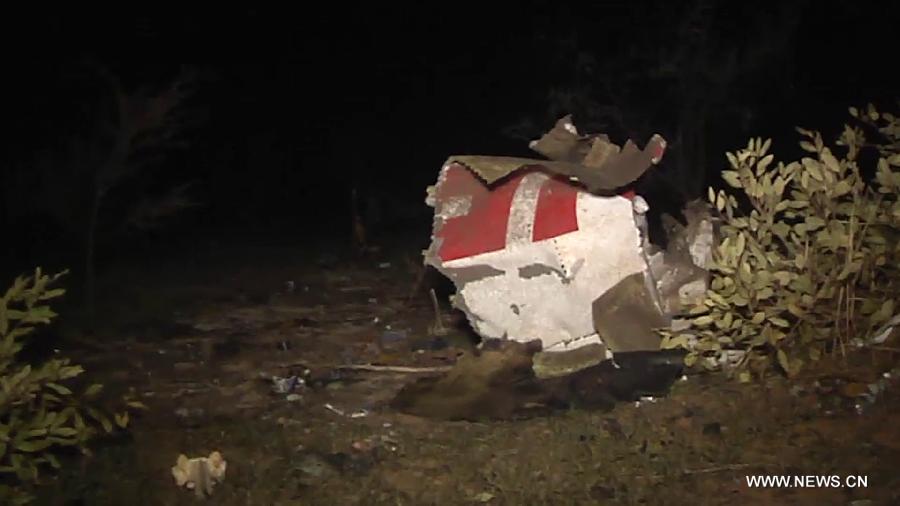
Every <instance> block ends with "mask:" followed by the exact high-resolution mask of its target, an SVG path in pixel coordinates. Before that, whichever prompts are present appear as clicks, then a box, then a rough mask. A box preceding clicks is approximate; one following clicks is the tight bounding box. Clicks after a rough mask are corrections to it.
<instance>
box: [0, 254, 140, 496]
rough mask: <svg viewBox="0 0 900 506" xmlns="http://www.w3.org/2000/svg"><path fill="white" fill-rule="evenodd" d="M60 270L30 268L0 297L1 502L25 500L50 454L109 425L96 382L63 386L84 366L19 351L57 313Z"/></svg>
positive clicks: (123, 419)
mask: <svg viewBox="0 0 900 506" xmlns="http://www.w3.org/2000/svg"><path fill="white" fill-rule="evenodd" d="M63 274H65V273H60V274H56V275H54V276H52V277H51V276H47V275H44V274H42V273H41V270H40V269H36V271H35V274H34V276H33V277H18V278H16V280H15V281H14V282H13V284H12V286H11V287H10V288H9V289H8V290H7V291H6V293H5V294H4V295H3V296H2V297H0V504H25V503H27V502H29V501H30V500H31V495H30V493H29V490H30V489H31V488H32V487H33V486H35V485H36V484H38V482H39V480H38V478H39V474H40V470H41V468H43V467H45V466H49V467H50V468H54V469H59V468H60V466H61V464H60V461H59V459H58V458H57V455H56V454H55V453H58V451H59V450H60V449H63V448H66V447H73V448H78V449H81V450H82V451H85V452H86V451H87V446H86V445H87V443H88V442H89V441H90V440H91V439H92V438H93V437H94V436H95V435H97V434H98V433H99V431H100V430H102V431H104V432H111V431H113V429H114V427H113V424H112V422H110V419H109V417H107V416H106V415H105V414H104V413H103V412H102V411H101V410H99V409H98V408H97V407H95V406H92V405H91V402H92V401H94V400H96V398H97V396H98V394H99V393H100V391H101V389H102V386H101V385H99V384H93V385H90V386H88V387H87V388H86V389H85V390H84V392H83V393H82V394H81V395H77V394H76V393H74V392H73V391H72V389H71V388H70V386H71V385H69V386H67V385H66V384H67V383H71V381H70V380H72V379H73V378H75V377H76V376H79V375H80V374H81V373H83V372H84V369H82V368H81V366H79V365H75V364H72V363H71V361H70V360H68V359H65V358H54V359H51V360H47V361H45V362H43V363H41V364H38V365H33V364H27V363H23V361H22V360H21V359H20V357H19V355H20V352H21V351H22V349H23V348H24V346H25V339H26V338H27V337H28V336H29V335H31V334H33V333H34V331H35V330H36V329H37V326H38V325H47V324H49V323H50V322H51V321H52V320H53V319H54V318H55V317H56V316H57V315H56V313H54V312H53V310H51V308H50V306H49V304H48V301H50V300H51V299H54V298H56V297H59V296H61V295H63V293H65V291H64V290H63V289H62V288H50V285H52V284H53V283H54V282H55V281H56V280H57V279H59V277H60V276H62V275H63ZM132 404H133V407H138V406H139V403H132ZM114 419H115V422H116V424H117V425H119V426H120V427H122V428H124V427H125V426H126V425H127V424H128V415H127V412H125V413H122V414H117V415H115V416H114Z"/></svg>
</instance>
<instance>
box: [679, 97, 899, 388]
mask: <svg viewBox="0 0 900 506" xmlns="http://www.w3.org/2000/svg"><path fill="white" fill-rule="evenodd" d="M850 113H851V115H852V116H853V117H854V118H856V125H855V126H849V125H845V128H844V131H843V133H842V134H841V135H840V137H839V139H838V140H837V143H836V144H837V146H838V147H837V148H835V149H832V148H831V147H829V146H827V145H826V144H825V142H824V141H823V139H822V135H821V134H820V133H818V132H815V131H809V130H806V129H802V128H798V129H797V131H798V132H799V133H800V135H801V136H802V141H801V142H800V147H801V148H802V149H803V150H804V151H806V152H808V153H809V156H805V157H803V158H802V159H800V160H799V161H793V162H790V163H783V162H777V163H776V162H775V159H774V156H773V155H772V154H769V153H768V151H769V148H770V145H771V140H766V141H763V140H762V139H751V140H750V142H749V143H748V144H747V147H746V148H745V149H742V150H739V151H737V152H735V153H728V154H727V158H728V162H729V164H730V169H729V170H725V171H723V172H722V178H723V179H724V181H725V182H726V183H727V185H728V186H730V187H731V189H730V190H728V191H725V190H719V191H718V192H716V191H714V190H713V189H712V188H710V189H709V200H710V202H711V203H712V204H713V205H714V206H715V207H716V208H717V209H718V210H719V212H720V213H722V214H723V225H722V229H721V233H722V238H723V239H722V241H721V243H720V244H719V245H718V247H717V249H716V250H715V252H714V265H713V267H712V269H711V278H710V279H711V282H710V283H711V284H710V289H709V290H708V292H707V295H706V298H705V300H704V301H703V303H702V304H700V305H698V306H697V307H695V308H693V309H692V310H691V311H690V314H689V315H688V317H687V320H688V321H689V322H690V327H689V328H688V329H687V330H685V331H683V332H679V333H672V332H667V333H665V339H664V346H666V347H677V346H682V347H687V348H688V349H689V350H690V353H689V355H688V363H689V364H694V363H699V364H700V365H702V366H705V367H707V368H718V367H721V366H723V365H729V366H733V367H729V370H730V371H732V372H736V373H737V374H738V376H739V378H740V379H741V380H742V381H748V380H750V378H752V377H753V376H754V375H759V374H763V373H764V372H765V371H766V370H768V369H770V367H771V366H772V365H773V362H774V363H775V364H777V365H778V367H780V368H781V369H782V370H783V371H784V372H785V373H787V374H788V375H789V376H793V375H795V374H796V373H797V372H798V371H800V369H801V368H802V367H803V365H804V364H805V363H808V362H809V361H815V360H818V359H819V358H820V357H821V356H822V355H823V353H846V352H847V350H848V347H849V346H851V345H853V344H854V343H856V344H858V343H859V339H862V338H865V337H866V336H870V335H872V333H873V332H874V331H875V330H876V329H878V328H879V327H880V326H882V325H884V324H885V322H886V321H887V320H888V319H890V318H891V317H892V316H893V315H894V314H895V313H896V312H897V311H898V310H900V308H898V307H897V301H896V300H895V298H896V297H897V294H898V293H900V268H898V265H900V264H898V261H900V241H898V235H900V201H898V193H900V170H898V167H900V141H898V134H900V121H898V118H896V117H895V116H893V115H891V114H887V113H879V112H878V111H877V110H876V109H875V108H874V107H872V106H871V105H870V106H869V107H868V108H867V109H866V110H865V112H860V111H859V110H857V109H856V108H851V109H850ZM867 148H875V149H876V150H877V155H878V160H877V166H876V167H875V173H874V174H875V177H874V180H873V181H869V180H867V179H866V178H865V177H863V175H862V173H861V172H862V169H861V167H860V161H861V160H860V154H861V151H862V150H863V149H867Z"/></svg>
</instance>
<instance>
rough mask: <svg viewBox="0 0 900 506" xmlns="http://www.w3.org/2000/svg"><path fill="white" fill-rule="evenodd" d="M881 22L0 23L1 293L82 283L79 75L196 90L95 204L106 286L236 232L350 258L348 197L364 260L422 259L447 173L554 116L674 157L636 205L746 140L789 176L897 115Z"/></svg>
mask: <svg viewBox="0 0 900 506" xmlns="http://www.w3.org/2000/svg"><path fill="white" fill-rule="evenodd" d="M896 6H897V4H896V2H831V3H829V2H811V1H808V2H782V3H772V4H768V3H762V4H757V3H756V2H743V3H739V2H705V1H702V0H696V1H689V2H664V1H648V2H624V1H622V2H619V1H608V2H593V3H591V4H590V7H587V6H579V7H575V6H565V5H561V4H555V3H528V2H525V3H517V4H516V5H515V6H514V7H509V8H506V9H505V10H503V11H502V12H500V11H499V10H498V11H497V12H488V11H487V10H488V6H487V4H482V5H478V6H477V7H473V6H471V5H462V4H455V3H445V4H428V5H427V6H426V5H423V6H419V7H415V8H412V7H408V6H401V5H391V4H381V3H379V4H374V5H372V4H370V5H368V6H366V7H355V6H351V5H345V6H335V8H333V10H331V11H330V12H316V11H315V10H313V7H312V6H303V7H295V8H294V9H290V8H288V7H282V8H281V9H270V10H265V9H263V8H258V9H251V8H238V7H235V8H231V9H228V8H225V9H223V8H221V7H216V8H211V7H203V8H201V7H193V8H185V7H179V8H178V9H176V10H167V9H162V8H161V7H160V8H159V10H151V9H149V8H147V9H146V10H143V11H141V12H137V11H135V12H131V11H128V12H126V11H125V10H124V9H122V10H119V11H117V10H116V9H111V10H99V9H98V10H96V11H95V12H84V11H82V10H80V9H79V10H76V9H71V10H70V11H69V12H56V13H55V14H52V13H42V14H41V15H40V16H37V15H25V14H21V16H20V17H19V18H15V17H14V16H13V17H11V18H9V19H7V23H8V24H9V25H10V28H13V27H14V28H15V32H16V33H19V31H21V33H23V34H28V37H27V38H24V39H19V40H18V42H17V43H12V44H13V45H12V46H11V47H8V48H7V49H8V50H9V49H13V50H17V51H21V52H20V58H18V59H17V60H16V61H15V62H13V63H8V67H7V69H8V73H7V74H6V77H5V79H4V80H5V81H6V83H7V86H9V87H8V88H7V93H6V97H5V98H6V107H5V108H4V112H5V119H6V121H7V123H8V125H9V126H10V127H11V129H10V130H11V132H9V131H8V133H7V144H6V146H7V147H6V149H5V150H4V152H5V155H6V156H5V160H4V165H3V168H2V172H0V174H2V176H0V188H2V191H0V199H2V200H0V227H2V230H3V231H4V232H3V239H2V240H0V257H2V263H0V265H2V268H0V273H2V275H3V276H2V278H3V279H9V278H11V277H12V276H13V275H15V274H17V273H20V272H25V271H27V270H28V269H30V268H33V267H34V266H35V265H44V266H47V268H48V269H49V268H61V267H71V268H72V271H73V275H74V276H76V277H78V276H81V275H83V271H82V270H81V268H80V267H79V266H81V265H83V260H82V259H81V258H82V256H83V254H84V253H83V251H84V249H83V245H84V235H85V223H86V221H85V218H84V216H86V215H87V213H86V211H85V206H88V204H86V202H87V201H89V200H90V199H89V198H88V197H87V196H89V195H91V194H92V193H91V192H92V191H94V189H92V186H91V183H90V181H91V177H90V176H89V175H90V174H92V173H93V171H95V170H96V167H97V166H98V165H100V164H102V163H103V162H102V161H103V160H104V157H105V156H106V155H105V153H107V152H108V151H109V150H110V149H111V148H110V146H109V142H110V141H109V140H108V139H107V138H106V137H104V134H103V133H102V132H101V130H102V129H101V128H100V127H99V126H98V125H102V124H103V123H102V122H103V121H106V120H108V118H109V117H110V115H109V111H110V110H113V109H110V107H109V103H110V98H109V97H110V90H109V88H108V87H107V86H106V85H105V84H104V81H103V80H102V79H100V78H98V75H97V72H96V71H95V70H94V69H96V68H101V67H102V68H106V69H108V71H109V72H110V73H111V74H113V75H115V76H118V78H119V79H120V82H121V86H122V89H123V90H125V91H126V92H128V91H132V90H136V89H138V88H139V87H141V86H146V87H149V89H151V90H155V89H162V87H163V86H164V85H165V84H166V83H168V82H170V81H171V80H172V79H173V78H174V77H175V76H177V75H178V74H179V72H180V71H182V70H188V71H191V72H193V74H192V75H193V76H194V79H193V81H192V88H191V90H192V92H191V94H190V95H189V96H188V98H187V99H186V100H185V101H184V102H183V103H182V104H181V105H182V106H183V107H182V109H181V113H182V114H183V118H184V122H183V123H182V127H183V128H181V130H180V131H179V132H178V139H179V141H180V142H181V145H180V146H179V147H177V148H172V149H167V150H166V151H165V152H162V153H159V154H160V155H161V156H159V157H157V158H154V159H153V160H152V163H147V164H146V165H145V166H144V168H143V169H141V170H140V171H138V172H136V173H134V174H131V175H129V176H128V177H125V178H122V179H121V180H119V181H118V182H117V183H116V184H115V185H114V186H112V187H110V189H109V190H108V192H107V193H106V194H105V195H104V197H103V199H102V201H101V203H100V207H99V211H98V216H99V217H98V222H97V231H96V245H97V246H96V248H97V251H96V257H97V264H98V273H99V274H101V275H102V271H103V265H104V264H105V262H107V261H108V260H110V259H113V258H119V257H126V256H134V257H135V258H142V255H147V256H148V257H149V258H152V253H151V252H152V251H154V248H159V247H161V245H165V244H179V245H181V246H179V247H190V245H191V244H192V241H200V240H206V239H207V238H220V239H222V238H228V237H239V236H243V234H247V235H248V236H250V235H252V236H253V237H255V238H266V237H268V238H270V239H271V240H273V241H285V242H291V241H293V242H296V243H300V244H302V243H304V242H308V241H311V240H313V238H334V239H336V240H338V241H340V242H338V243H337V244H344V243H346V245H347V246H348V248H349V245H350V241H351V221H352V220H351V205H350V195H351V189H352V188H353V187H356V188H357V189H358V192H359V194H360V212H361V214H362V217H363V219H364V220H365V221H366V223H367V226H368V227H369V233H370V236H371V237H372V238H373V240H374V241H376V242H377V241H379V240H380V241H388V240H390V239H389V238H390V237H394V236H397V235H398V234H399V235H405V236H406V237H409V238H412V239H411V240H412V241H414V242H415V243H416V244H417V245H419V246H422V247H424V246H425V245H426V244H427V240H428V236H429V224H430V219H431V216H430V209H429V208H428V207H426V206H425V205H424V195H425V187H426V186H427V185H429V184H433V182H434V180H435V178H436V176H437V173H438V170H439V169H440V167H441V163H442V162H443V161H444V160H445V159H446V158H447V157H448V156H449V155H452V154H491V155H524V156H530V153H529V151H528V150H527V139H529V138H535V137H536V136H538V135H539V134H540V133H541V132H543V131H545V130H546V129H548V128H549V127H550V126H552V124H553V122H554V121H555V119H556V118H558V117H560V116H562V115H563V114H565V113H566V112H572V113H574V114H575V115H576V122H577V123H578V124H581V125H586V126H587V127H588V128H587V129H589V130H597V129H599V130H603V131H606V132H608V133H610V135H611V136H612V138H613V140H614V141H615V142H617V143H623V142H624V141H625V139H626V138H627V137H631V138H633V139H634V140H635V141H636V142H637V143H638V144H639V145H643V143H644V142H646V140H647V139H648V138H649V136H650V135H651V134H652V133H654V132H660V133H662V134H663V135H664V136H665V137H666V138H667V139H669V141H670V143H671V149H670V151H669V153H668V154H667V157H666V159H665V160H664V163H663V164H662V167H661V168H660V170H659V171H657V172H658V175H656V176H651V180H649V181H642V182H641V183H640V184H641V185H643V188H645V192H647V193H648V194H650V196H651V198H650V199H649V200H650V202H651V204H654V200H653V196H654V195H657V196H658V197H656V198H657V199H658V201H659V202H663V204H661V207H667V206H669V207H671V206H674V205H675V203H677V202H680V201H682V200H683V199H686V198H689V197H693V196H696V195H699V194H701V192H702V191H703V190H705V184H706V182H707V181H709V182H712V181H713V180H712V179H711V178H710V176H715V175H716V174H717V173H718V171H719V170H721V169H722V167H723V163H724V156H723V155H724V152H725V151H726V150H733V149H735V148H737V147H739V146H741V145H743V144H745V143H746V139H747V138H748V137H750V136H762V137H774V138H775V145H774V146H775V147H774V149H775V150H776V152H777V154H778V155H780V156H781V157H789V156H793V155H794V154H795V152H794V151H793V149H794V146H795V145H796V142H797V137H796V134H795V133H794V132H793V126H795V125H802V126H806V127H809V128H815V129H820V130H822V131H823V132H825V133H826V134H829V135H831V134H834V133H835V132H837V131H838V130H839V129H840V128H841V125H842V124H843V122H844V121H846V120H847V118H848V116H847V114H846V110H847V107H848V106H850V105H863V104H865V103H866V102H870V101H871V102H875V103H876V104H880V105H883V106H887V107H893V106H894V104H895V102H893V100H894V99H895V98H896V89H895V88H894V84H895V82H894V77H893V70H894V69H893V67H894V65H895V64H896V45H897V44H896V35H895V26H896V21H897V19H898V17H897V10H898V9H897V7H896ZM10 35H11V33H10V32H7V36H8V37H9V36H10ZM31 41H33V42H31ZM31 50H34V51H35V55H34V56H33V57H32V55H30V54H28V52H27V51H31ZM181 62H187V63H181ZM197 62H199V63H197ZM104 111H105V112H104ZM98 132H101V133H98ZM653 178H655V179H653ZM182 183H191V186H190V187H189V189H188V194H189V195H190V197H191V199H193V200H195V201H197V202H198V203H199V205H198V206H195V207H191V208H189V209H186V210H183V211H181V212H179V213H177V214H175V215H174V216H172V217H168V218H162V219H161V220H160V223H159V224H160V227H159V228H156V229H154V230H152V231H142V230H134V229H133V227H129V226H128V224H127V223H126V221H127V220H125V219H124V217H126V216H128V215H129V214H128V213H129V212H131V208H132V207H133V205H134V204H135V203H137V202H139V201H140V200H141V199H142V198H144V197H147V196H154V195H162V194H164V193H165V192H166V191H167V190H168V189H170V188H172V187H174V186H177V185H180V184H182ZM60 195H68V197H67V198H66V200H65V201H66V203H65V204H61V203H60V202H61V201H62V200H61V199H62V197H60ZM79 195H81V196H83V198H82V197H79ZM201 238H202V239H201ZM261 240H262V239H261Z"/></svg>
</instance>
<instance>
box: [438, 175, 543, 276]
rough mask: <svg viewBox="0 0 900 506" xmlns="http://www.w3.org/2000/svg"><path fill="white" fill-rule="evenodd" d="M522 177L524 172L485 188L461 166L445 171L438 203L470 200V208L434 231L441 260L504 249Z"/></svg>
mask: <svg viewBox="0 0 900 506" xmlns="http://www.w3.org/2000/svg"><path fill="white" fill-rule="evenodd" d="M523 172H524V171H523ZM524 176H525V174H524V173H522V174H516V175H514V176H513V177H511V178H509V179H508V180H507V181H505V182H503V183H502V184H500V185H498V186H496V187H495V188H493V189H489V188H488V187H487V186H486V185H485V184H484V183H482V181H481V180H480V179H478V178H477V176H475V175H474V174H472V173H471V172H470V171H469V170H468V169H466V168H465V167H462V166H460V165H452V166H450V167H448V168H447V173H446V174H445V178H444V181H443V183H441V185H440V191H439V192H438V195H436V198H437V200H438V202H448V201H449V199H451V198H454V197H470V198H471V206H470V208H469V213H468V214H467V215H465V216H459V217H454V218H450V219H448V220H446V221H445V222H444V224H443V226H442V227H441V230H440V231H439V232H438V237H439V238H441V239H443V242H442V243H441V247H440V251H439V252H438V254H439V256H440V257H441V260H443V261H444V262H448V261H450V260H455V259H457V258H464V257H469V256H473V255H479V254H482V253H488V252H490V251H499V250H502V249H503V248H505V247H506V229H507V226H508V222H509V210H510V206H511V205H512V199H513V196H514V195H515V193H516V188H518V186H519V183H521V181H522V178H523V177H524Z"/></svg>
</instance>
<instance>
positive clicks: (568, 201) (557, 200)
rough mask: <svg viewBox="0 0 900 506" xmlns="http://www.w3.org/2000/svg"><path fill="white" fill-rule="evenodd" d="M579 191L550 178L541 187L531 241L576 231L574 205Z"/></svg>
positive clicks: (576, 223)
mask: <svg viewBox="0 0 900 506" xmlns="http://www.w3.org/2000/svg"><path fill="white" fill-rule="evenodd" d="M578 193H579V189H578V188H576V187H575V186H573V185H571V184H568V183H566V182H565V181H560V180H559V179H557V178H551V179H548V180H547V181H545V182H544V184H543V185H541V191H540V193H539V194H538V201H537V207H536V209H535V216H534V229H533V231H532V235H531V240H532V241H541V240H544V239H550V238H552V237H556V236H558V235H562V234H567V233H569V232H574V231H576V230H578V216H577V214H576V210H575V203H576V200H577V199H578Z"/></svg>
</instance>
